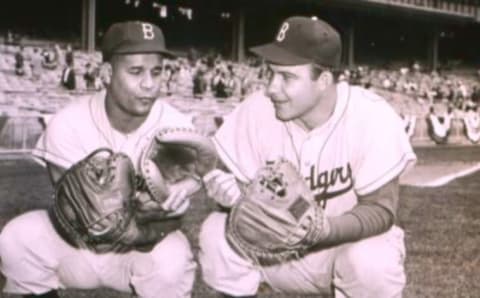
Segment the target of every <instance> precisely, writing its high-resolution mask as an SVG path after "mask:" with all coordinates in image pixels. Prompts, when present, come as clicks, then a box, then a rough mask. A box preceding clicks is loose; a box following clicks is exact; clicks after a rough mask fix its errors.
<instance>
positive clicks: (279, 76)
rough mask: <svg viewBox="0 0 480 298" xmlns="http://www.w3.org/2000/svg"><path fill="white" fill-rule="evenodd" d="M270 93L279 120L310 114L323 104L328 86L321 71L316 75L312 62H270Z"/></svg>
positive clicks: (293, 118)
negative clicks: (279, 63) (313, 74)
mask: <svg viewBox="0 0 480 298" xmlns="http://www.w3.org/2000/svg"><path fill="white" fill-rule="evenodd" d="M269 76H270V77H269V83H268V87H267V90H266V92H267V96H268V97H270V99H271V101H272V103H273V105H274V107H275V114H276V117H277V118H278V119H279V120H282V121H290V120H295V119H300V120H301V119H302V118H308V117H309V115H310V114H311V113H315V111H316V110H317V109H318V107H319V105H320V104H321V97H322V96H321V93H322V90H324V88H325V84H323V82H322V81H323V79H322V75H320V76H319V77H318V78H313V76H312V67H311V65H310V64H305V65H294V66H282V65H273V64H272V65H270V73H269Z"/></svg>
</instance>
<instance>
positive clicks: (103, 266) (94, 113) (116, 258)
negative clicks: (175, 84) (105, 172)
mask: <svg viewBox="0 0 480 298" xmlns="http://www.w3.org/2000/svg"><path fill="white" fill-rule="evenodd" d="M162 127H188V128H191V127H193V125H192V124H191V121H190V119H189V118H188V117H187V116H185V115H182V114H181V113H180V112H178V111H177V110H175V109H174V108H173V107H171V106H169V105H168V104H166V103H164V102H162V101H161V100H157V101H156V102H155V104H154V105H153V107H152V110H151V111H150V114H149V115H148V117H147V119H146V120H145V122H144V123H143V124H142V125H141V126H140V127H139V128H138V129H137V130H135V131H133V132H132V133H130V134H128V135H125V134H122V133H120V132H118V131H116V130H115V129H114V128H113V127H112V126H111V125H110V122H109V120H108V118H107V114H106V110H105V93H104V92H102V93H99V94H97V95H94V96H92V97H91V98H88V99H84V100H81V101H77V102H74V103H73V104H71V105H69V106H68V107H66V108H65V109H63V110H61V111H60V112H59V113H58V114H56V115H55V116H54V117H53V118H52V119H51V121H50V122H49V124H48V126H47V129H46V131H45V132H44V134H43V135H42V136H41V138H40V139H39V141H38V144H37V146H36V148H35V150H34V155H36V156H38V157H40V158H41V159H44V160H46V161H48V162H50V163H53V164H57V165H59V166H61V167H63V168H69V167H70V166H71V165H72V164H74V163H76V162H78V161H79V160H81V159H83V158H84V157H85V156H86V155H87V154H89V153H90V152H92V151H94V150H95V149H97V148H100V147H108V148H111V149H113V151H115V152H123V153H125V154H127V155H128V156H129V157H130V158H131V159H132V161H133V162H134V164H135V166H136V167H138V164H137V163H138V160H139V157H140V154H141V151H142V149H143V148H144V147H145V145H146V144H145V136H147V135H149V134H151V133H153V132H154V131H156V130H157V129H158V128H162ZM39 161H40V159H39ZM0 256H1V260H2V263H1V270H2V273H3V274H4V275H5V276H6V278H7V281H6V284H5V288H4V291H6V292H11V293H18V294H27V293H34V294H41V293H45V292H48V291H50V290H52V289H58V288H82V289H92V288H98V287H109V288H113V289H116V290H120V291H128V292H130V291H131V288H132V287H133V288H134V289H135V292H136V293H137V294H138V295H139V296H140V297H149V298H154V297H158V293H162V296H164V297H190V294H191V290H192V287H193V282H194V275H195V268H196V264H195V262H194V259H193V254H192V252H191V248H190V244H189V242H188V240H187V238H186V237H185V236H184V235H183V233H181V232H180V231H176V232H173V233H170V234H169V235H168V236H166V237H165V238H164V239H163V240H162V241H161V242H159V243H157V244H156V246H155V247H154V248H153V249H152V251H150V252H148V253H141V252H137V251H133V252H129V253H126V254H115V253H106V254H95V253H93V252H91V251H89V250H85V249H76V248H73V247H71V246H70V245H68V244H67V243H66V242H65V241H64V240H63V239H62V238H60V237H59V235H58V234H57V233H56V232H55V230H54V228H53V226H52V224H51V222H50V220H49V218H48V215H47V212H46V211H45V210H36V211H31V212H28V213H25V214H22V215H20V216H18V217H16V218H14V219H13V220H11V221H10V222H9V223H8V224H7V225H6V226H5V227H4V229H3V231H2V233H1V234H0ZM166 268H168V270H166Z"/></svg>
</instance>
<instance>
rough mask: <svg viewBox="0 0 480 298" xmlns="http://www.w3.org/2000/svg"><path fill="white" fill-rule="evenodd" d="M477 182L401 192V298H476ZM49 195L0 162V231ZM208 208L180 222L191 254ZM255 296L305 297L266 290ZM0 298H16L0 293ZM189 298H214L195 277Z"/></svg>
mask: <svg viewBox="0 0 480 298" xmlns="http://www.w3.org/2000/svg"><path fill="white" fill-rule="evenodd" d="M452 154H455V152H454V151H452ZM479 179H480V173H477V174H473V175H471V176H468V177H465V178H462V179H459V180H456V181H454V182H452V183H450V184H449V185H447V186H444V187H440V188H434V189H421V188H415V187H408V186H403V187H402V188H401V203H400V214H399V221H398V224H399V225H400V226H401V227H403V228H404V230H405V233H406V244H407V263H406V269H407V274H408V284H407V287H406V289H405V292H404V297H422V298H423V297H436V298H437V297H438V298H441V297H445V298H451V297H480V204H479V203H480V201H479V200H480V199H479V197H478V194H479V193H480V183H478V180H479ZM51 191H52V190H51V187H50V186H49V182H48V179H47V176H46V175H45V173H44V171H43V169H41V168H39V167H38V166H36V165H34V164H33V163H32V162H30V161H26V160H3V161H2V160H0V197H1V199H0V227H2V226H3V225H4V224H5V223H6V222H7V221H8V220H9V219H11V218H12V217H14V216H15V215H17V214H20V213H22V212H25V211H27V210H31V209H37V208H44V207H46V206H48V204H49V202H50V200H51ZM212 208H213V204H212V203H211V202H208V201H206V200H205V199H204V198H203V196H199V198H198V200H196V201H194V203H193V205H192V208H191V209H190V210H189V211H188V214H187V216H186V218H185V225H184V231H185V232H186V234H187V236H188V237H189V239H190V241H191V243H192V246H193V247H194V250H195V251H197V250H198V245H197V243H198V242H197V235H198V229H199V225H200V223H201V222H202V220H203V219H204V218H205V217H206V216H207V214H208V212H209V211H210V210H212ZM0 283H3V280H2V281H1V282H0ZM61 296H62V297H68V298H77V297H78V298H80V297H86V298H87V297H88V298H94V297H95V298H100V297H101V298H116V297H119V298H127V297H129V295H127V294H122V293H118V292H114V291H111V290H106V289H99V290H92V291H78V290H67V291H62V292H61ZM259 296H260V297H272V298H273V297H278V298H286V297H290V298H301V297H305V296H298V295H279V294H276V293H271V292H269V291H263V293H261V294H260V295H259ZM0 297H6V298H14V297H15V298H16V297H18V296H15V295H5V294H4V295H3V296H2V295H1V294H0ZM193 297H215V296H214V294H213V292H212V291H211V290H210V289H208V287H206V286H205V285H204V284H203V282H202V281H201V278H200V276H198V278H197V280H196V284H195V287H194V294H193Z"/></svg>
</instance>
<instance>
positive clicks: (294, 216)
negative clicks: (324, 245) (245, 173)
mask: <svg viewBox="0 0 480 298" xmlns="http://www.w3.org/2000/svg"><path fill="white" fill-rule="evenodd" d="M327 233H328V226H327V223H326V219H325V217H324V215H323V209H322V208H321V207H320V206H319V205H318V204H317V203H316V202H315V200H314V198H313V195H312V193H311V192H310V189H309V188H308V186H307V184H306V183H305V182H304V181H303V178H302V177H301V175H300V174H299V173H298V172H297V171H296V169H295V168H294V166H293V165H292V164H291V163H290V162H288V161H286V160H279V161H276V162H274V163H272V164H269V165H267V166H266V167H264V168H261V169H260V170H259V171H258V172H257V174H256V177H255V178H254V179H253V181H252V182H251V184H250V185H248V186H247V187H246V189H245V193H244V197H243V198H242V199H241V200H240V201H239V202H238V203H237V204H236V205H235V206H234V207H233V208H232V210H231V212H230V215H229V217H228V222H227V232H226V236H227V240H228V242H229V243H230V245H231V246H232V248H233V249H234V250H235V251H237V252H238V253H239V254H240V255H242V256H244V257H246V258H247V259H250V260H252V261H253V262H254V263H256V264H258V265H263V266H268V265H274V264H277V263H280V262H284V261H288V260H291V259H294V258H298V257H300V256H302V255H304V253H306V251H307V249H308V248H309V247H311V246H313V245H314V244H316V243H317V242H318V241H319V240H320V239H322V237H325V235H326V234H327Z"/></svg>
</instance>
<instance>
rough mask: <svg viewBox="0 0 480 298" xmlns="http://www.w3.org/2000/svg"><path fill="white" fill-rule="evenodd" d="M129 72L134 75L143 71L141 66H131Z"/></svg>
mask: <svg viewBox="0 0 480 298" xmlns="http://www.w3.org/2000/svg"><path fill="white" fill-rule="evenodd" d="M128 73H129V74H132V75H139V74H141V73H142V69H141V68H138V67H134V68H130V69H129V70H128Z"/></svg>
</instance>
